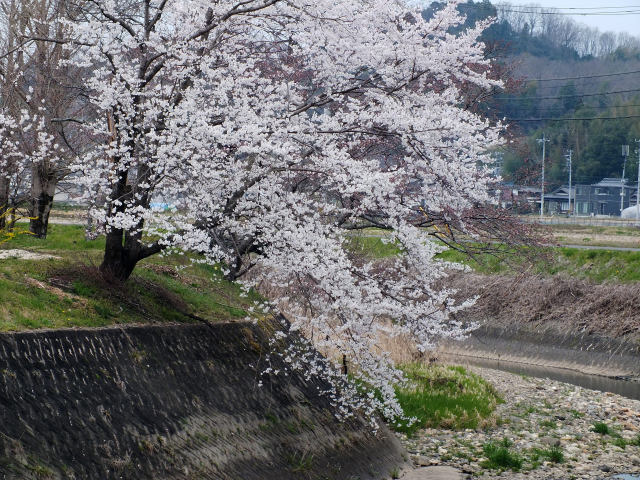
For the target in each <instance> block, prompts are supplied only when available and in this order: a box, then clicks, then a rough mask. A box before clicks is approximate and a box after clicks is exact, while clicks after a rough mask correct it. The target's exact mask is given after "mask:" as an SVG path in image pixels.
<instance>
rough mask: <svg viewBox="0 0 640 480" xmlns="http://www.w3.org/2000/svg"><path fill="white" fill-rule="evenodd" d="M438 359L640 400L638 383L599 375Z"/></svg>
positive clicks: (478, 360) (452, 357)
mask: <svg viewBox="0 0 640 480" xmlns="http://www.w3.org/2000/svg"><path fill="white" fill-rule="evenodd" d="M438 359H439V360H442V361H444V362H445V363H455V364H456V365H462V366H467V365H472V366H478V367H485V368H492V369H495V370H502V371H504V372H511V373H517V374H521V375H528V376H530V377H538V378H550V379H551V380H557V381H559V382H564V383H570V384H572V385H578V386H580V387H584V388H590V389H591V390H599V391H601V392H611V393H616V394H618V395H622V396H623V397H627V398H633V399H635V400H640V382H638V381H629V380H624V379H617V378H611V377H604V376H600V375H587V374H584V373H579V372H575V371H573V370H569V369H564V368H554V367H539V366H536V365H529V364H526V363H518V362H504V361H498V360H489V359H484V358H479V357H471V356H464V355H448V354H447V355H439V357H438ZM636 479H637V480H640V477H632V478H628V479H626V480H636Z"/></svg>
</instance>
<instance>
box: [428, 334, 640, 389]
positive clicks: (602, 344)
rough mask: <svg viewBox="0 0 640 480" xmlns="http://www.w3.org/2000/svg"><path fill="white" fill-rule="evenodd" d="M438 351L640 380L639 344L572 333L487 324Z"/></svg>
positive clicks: (446, 344)
mask: <svg viewBox="0 0 640 480" xmlns="http://www.w3.org/2000/svg"><path fill="white" fill-rule="evenodd" d="M439 349H440V352H441V353H444V354H452V355H463V356H476V357H479V358H485V359H490V360H500V361H511V362H519V363H524V364H528V365H534V366H543V367H555V368H563V369H569V370H574V371H576V372H580V373H585V374H592V375H602V376H609V377H623V378H628V379H631V380H636V381H638V380H640V344H638V343H637V342H635V341H633V340H624V339H622V340H621V339H615V338H609V337H605V336H600V335H594V334H588V333H584V332H576V331H573V330H568V331H566V332H559V331H557V330H556V329H554V328H538V329H535V330H534V329H531V328H526V327H524V326H518V325H514V326H512V327H492V326H491V325H490V322H487V324H486V325H484V326H482V327H480V328H479V329H478V330H476V331H474V332H472V333H471V335H470V336H469V337H468V338H467V339H466V340H464V341H461V342H456V341H446V342H444V343H443V344H441V346H440V347H439Z"/></svg>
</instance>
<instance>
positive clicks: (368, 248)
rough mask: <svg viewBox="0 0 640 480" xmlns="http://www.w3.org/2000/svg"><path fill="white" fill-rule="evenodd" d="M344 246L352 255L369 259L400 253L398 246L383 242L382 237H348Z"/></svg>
mask: <svg viewBox="0 0 640 480" xmlns="http://www.w3.org/2000/svg"><path fill="white" fill-rule="evenodd" d="M344 246H345V248H346V249H347V250H348V251H350V252H352V253H355V254H357V255H362V256H364V257H367V258H371V259H382V258H388V257H393V256H395V255H398V254H399V253H400V252H402V249H401V248H400V247H399V246H398V245H396V244H394V243H391V242H388V241H385V240H384V237H382V236H359V235H353V236H349V237H347V239H346V240H345V245H344Z"/></svg>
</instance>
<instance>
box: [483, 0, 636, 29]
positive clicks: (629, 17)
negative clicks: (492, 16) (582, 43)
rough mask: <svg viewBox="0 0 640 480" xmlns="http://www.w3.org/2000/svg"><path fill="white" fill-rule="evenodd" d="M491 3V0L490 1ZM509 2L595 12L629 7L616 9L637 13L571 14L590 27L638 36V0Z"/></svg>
mask: <svg viewBox="0 0 640 480" xmlns="http://www.w3.org/2000/svg"><path fill="white" fill-rule="evenodd" d="M492 3H493V2H492ZM509 3H511V4H512V5H525V4H532V3H537V4H539V5H541V6H543V7H554V8H558V9H561V8H563V7H565V8H580V9H585V10H581V11H583V12H587V11H590V12H595V11H598V10H597V9H595V10H594V7H595V8H599V9H600V11H615V10H616V8H614V7H630V8H623V9H617V10H634V11H636V12H638V13H637V14H635V15H634V14H625V15H609V16H606V15H602V16H600V15H598V16H595V15H594V16H583V15H573V16H572V17H573V18H574V19H575V20H576V21H577V22H580V23H585V24H587V25H589V26H592V27H598V29H600V31H602V32H605V31H613V32H628V33H630V34H631V35H634V36H637V37H638V36H640V0H533V1H532V0H529V1H523V0H511V1H510V2H509Z"/></svg>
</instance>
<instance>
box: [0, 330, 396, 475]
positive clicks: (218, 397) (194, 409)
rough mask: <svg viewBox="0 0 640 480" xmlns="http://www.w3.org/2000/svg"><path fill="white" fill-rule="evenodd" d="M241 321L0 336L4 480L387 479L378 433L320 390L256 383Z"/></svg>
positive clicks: (279, 380) (384, 436) (300, 383)
mask: <svg viewBox="0 0 640 480" xmlns="http://www.w3.org/2000/svg"><path fill="white" fill-rule="evenodd" d="M263 345H264V335H263V334H262V332H261V330H260V329H259V328H258V327H256V326H252V325H246V324H238V323H236V324H221V325H215V326H213V327H207V326H204V325H190V326H153V327H129V328H109V329H98V330H56V331H43V332H26V333H15V334H1V335H0V479H25V478H34V479H44V478H52V479H58V478H68V479H92V480H94V479H116V478H117V479H234V480H250V479H260V480H265V479H267V480H268V479H274V480H275V479H278V480H286V479H301V478H305V479H309V478H311V479H314V478H317V479H320V478H322V479H326V480H330V479H335V480H346V479H350V478H358V479H361V480H364V479H374V478H375V479H381V478H389V473H390V471H391V470H392V469H394V468H395V467H400V466H401V464H402V463H403V459H402V453H401V449H400V446H399V444H398V442H397V441H396V440H395V438H394V437H393V435H392V434H390V433H389V432H388V431H387V430H384V429H383V430H382V431H381V432H380V433H378V435H375V436H374V435H373V434H372V433H371V432H370V430H369V429H368V428H367V427H366V425H365V422H364V421H363V420H362V419H357V420H353V421H351V422H349V423H340V422H338V421H336V420H335V417H334V415H333V413H332V409H331V406H330V404H329V403H328V401H327V399H326V398H325V397H323V396H321V395H319V394H318V387H320V388H322V385H320V384H315V383H307V382H305V381H304V380H303V379H302V378H299V377H295V376H293V377H286V378H285V377H276V378H275V379H273V380H268V381H265V384H264V386H262V387H259V386H258V380H259V375H258V372H259V370H260V369H261V366H259V363H260V359H261V358H262V356H263V355H264V353H265V352H264V351H263Z"/></svg>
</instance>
